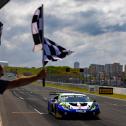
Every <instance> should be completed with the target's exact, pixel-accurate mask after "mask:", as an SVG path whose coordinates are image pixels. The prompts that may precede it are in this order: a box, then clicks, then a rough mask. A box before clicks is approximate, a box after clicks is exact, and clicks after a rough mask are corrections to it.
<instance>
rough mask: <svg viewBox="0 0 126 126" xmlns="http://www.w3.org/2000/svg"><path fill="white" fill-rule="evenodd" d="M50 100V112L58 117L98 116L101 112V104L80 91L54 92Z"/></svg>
mask: <svg viewBox="0 0 126 126" xmlns="http://www.w3.org/2000/svg"><path fill="white" fill-rule="evenodd" d="M50 95H51V96H53V97H51V99H50V100H49V101H48V112H49V113H51V114H53V115H55V117H56V118H63V117H66V116H67V117H70V116H78V115H79V116H92V117H97V116H98V115H99V113H100V108H99V104H98V103H97V102H96V101H92V100H91V99H90V98H89V97H88V96H87V95H85V94H80V93H53V94H50Z"/></svg>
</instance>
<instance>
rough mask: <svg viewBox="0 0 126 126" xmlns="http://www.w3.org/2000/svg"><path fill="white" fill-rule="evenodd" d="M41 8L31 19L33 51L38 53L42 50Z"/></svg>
mask: <svg viewBox="0 0 126 126" xmlns="http://www.w3.org/2000/svg"><path fill="white" fill-rule="evenodd" d="M41 10H42V7H39V8H38V9H37V10H36V11H35V13H34V15H33V18H32V35H33V40H34V47H33V51H39V50H41V49H42V30H43V29H42V28H43V26H42V21H43V20H42V14H41V13H42V11H41Z"/></svg>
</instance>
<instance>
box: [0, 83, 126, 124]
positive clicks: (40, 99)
mask: <svg viewBox="0 0 126 126" xmlns="http://www.w3.org/2000/svg"><path fill="white" fill-rule="evenodd" d="M50 91H59V90H56V89H54V88H47V87H45V88H43V87H40V86H32V85H29V86H25V87H22V88H17V89H14V90H11V91H6V92H5V94H4V95H3V96H0V113H1V118H2V123H3V126H126V101H123V100H117V99H110V98H105V97H99V96H93V95H89V96H90V97H92V98H93V99H95V100H96V101H97V102H98V103H99V104H100V107H101V114H100V118H99V119H98V118H97V119H89V118H81V119H80V118H74V119H73V118H69V119H62V120H58V119H55V117H54V116H53V115H50V114H48V111H47V101H48V94H49V92H50Z"/></svg>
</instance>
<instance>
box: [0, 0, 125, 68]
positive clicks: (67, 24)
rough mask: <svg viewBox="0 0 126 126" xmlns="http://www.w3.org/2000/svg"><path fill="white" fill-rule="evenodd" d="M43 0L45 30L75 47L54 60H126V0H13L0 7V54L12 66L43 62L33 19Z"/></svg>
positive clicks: (63, 63)
mask: <svg viewBox="0 0 126 126" xmlns="http://www.w3.org/2000/svg"><path fill="white" fill-rule="evenodd" d="M42 4H44V36H45V37H47V38H49V39H51V40H53V41H54V42H56V43H57V44H59V45H62V46H63V47H65V48H67V49H70V50H72V51H74V53H73V54H71V55H69V56H67V57H66V58H64V59H63V60H61V61H57V62H49V63H48V65H53V66H70V67H73V66H74V62H75V61H78V62H79V63H80V66H81V67H87V66H89V65H90V64H109V63H114V62H119V63H121V64H122V65H124V64H126V58H125V57H126V7H125V5H126V0H20V1H19V0H10V2H9V3H8V4H7V5H6V6H4V7H3V8H2V9H1V10H0V21H1V22H2V23H3V24H4V28H3V33H2V45H1V46H0V60H5V61H8V62H9V65H12V66H21V67H22V66H23V67H41V65H42V53H41V52H38V53H35V52H33V51H32V49H33V45H34V42H33V38H32V33H31V20H32V16H33V14H34V12H35V10H36V9H37V8H38V7H39V6H41V5H42Z"/></svg>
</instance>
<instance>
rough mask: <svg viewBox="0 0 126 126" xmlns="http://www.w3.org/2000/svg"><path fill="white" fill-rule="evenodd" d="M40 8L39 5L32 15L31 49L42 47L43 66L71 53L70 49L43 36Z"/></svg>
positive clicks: (35, 49)
mask: <svg viewBox="0 0 126 126" xmlns="http://www.w3.org/2000/svg"><path fill="white" fill-rule="evenodd" d="M42 10H43V9H42V7H39V8H38V9H37V10H36V11H35V13H34V15H33V18H32V35H33V40H34V48H33V51H39V50H42V49H43V60H44V64H43V65H44V66H45V65H46V64H47V63H48V62H49V61H57V60H61V59H63V58H65V57H66V56H67V55H69V54H71V53H72V51H70V50H67V49H65V48H64V47H62V46H60V45H58V44H56V43H55V42H53V41H51V40H49V39H47V38H44V36H43V15H42V14H43V12H42ZM42 42H43V43H42ZM42 46H43V47H42Z"/></svg>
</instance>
